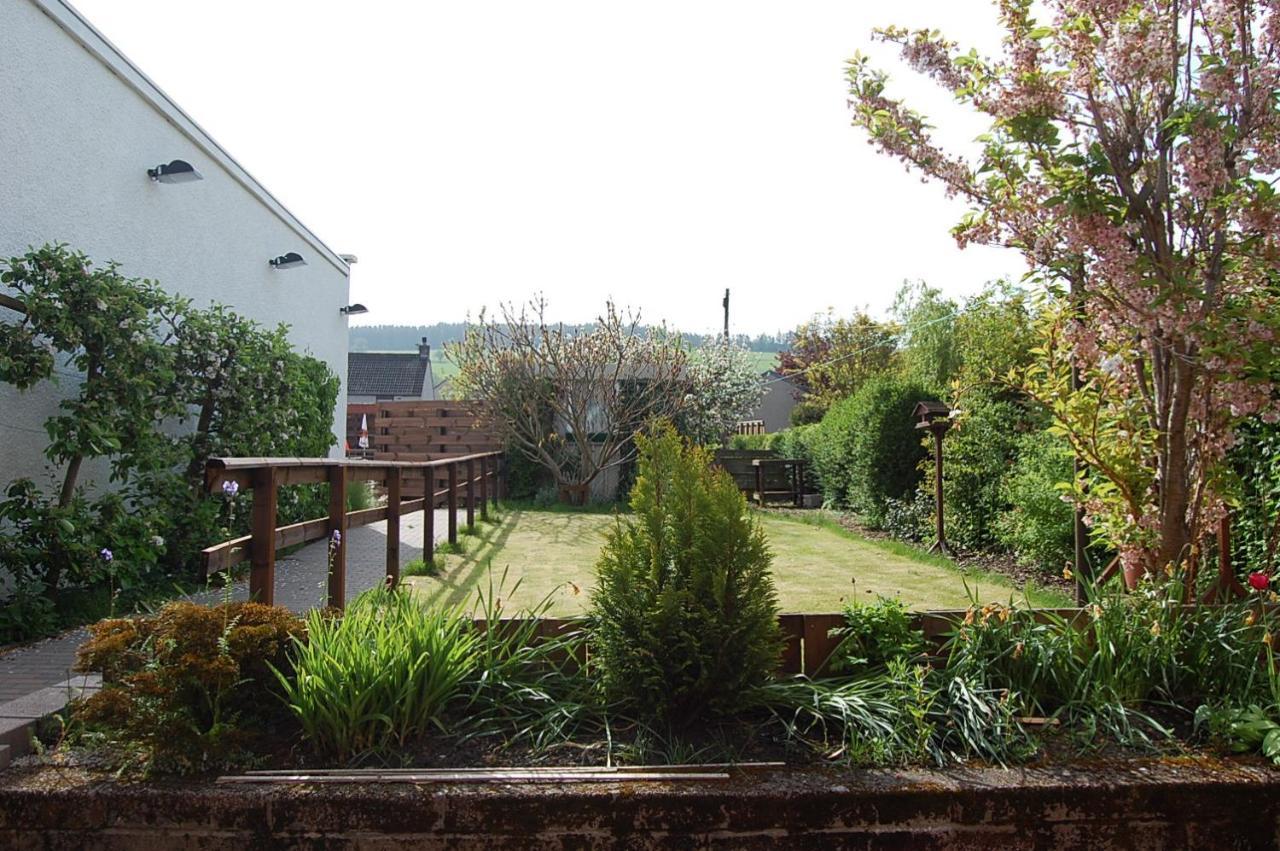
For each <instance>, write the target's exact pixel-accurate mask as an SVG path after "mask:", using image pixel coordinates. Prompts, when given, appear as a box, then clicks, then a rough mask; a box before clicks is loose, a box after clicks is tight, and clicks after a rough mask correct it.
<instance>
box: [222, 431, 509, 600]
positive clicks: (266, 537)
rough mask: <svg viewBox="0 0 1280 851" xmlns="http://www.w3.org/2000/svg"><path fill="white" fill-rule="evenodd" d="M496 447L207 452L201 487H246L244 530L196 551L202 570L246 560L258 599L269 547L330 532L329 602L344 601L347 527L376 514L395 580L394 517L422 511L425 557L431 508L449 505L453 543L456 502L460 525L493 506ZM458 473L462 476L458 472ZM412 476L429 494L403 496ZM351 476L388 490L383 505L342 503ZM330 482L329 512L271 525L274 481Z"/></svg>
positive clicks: (430, 549)
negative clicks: (248, 505) (429, 454)
mask: <svg viewBox="0 0 1280 851" xmlns="http://www.w3.org/2000/svg"><path fill="white" fill-rule="evenodd" d="M502 454H503V453H501V452H477V453H473V454H469V455H459V456H453V457H449V458H440V459H436V460H433V461H363V460H350V459H348V460H337V459H329V458H211V459H210V460H209V462H208V463H207V465H206V466H205V487H206V488H207V489H208V490H209V491H210V492H216V491H217V490H218V489H219V488H222V487H223V486H224V485H226V484H227V483H230V482H234V483H235V488H236V489H237V492H241V491H247V492H250V493H252V495H253V516H252V526H251V529H252V531H251V532H250V534H248V535H245V536H243V537H240V538H234V539H232V540H230V541H224V542H223V543H221V544H217V545H215V546H212V547H209V548H208V549H206V550H204V551H203V557H204V567H205V573H206V575H208V574H212V573H217V572H220V571H223V570H226V569H228V568H230V567H232V566H234V565H236V564H239V563H240V562H243V561H246V560H248V561H249V562H250V563H251V567H250V570H249V597H250V599H252V600H255V601H257V602H259V603H265V604H266V605H273V604H274V601H275V564H276V550H277V549H281V548H284V547H291V546H295V545H297V544H304V543H307V542H308V541H318V540H321V539H325V538H327V539H329V541H330V544H329V546H330V568H329V588H328V604H329V605H330V606H332V607H334V608H339V609H340V608H342V607H343V605H344V604H345V603H346V582H347V579H346V576H347V540H346V538H347V530H348V529H349V528H351V527H353V526H364V525H367V524H369V523H376V522H378V521H379V520H386V521H387V582H388V584H390V585H392V586H394V585H396V584H397V583H398V582H399V581H400V517H401V516H403V515H405V514H409V513H412V512H414V511H421V512H422V513H423V533H422V534H423V547H422V557H423V560H424V561H430V560H431V559H432V558H433V557H434V555H435V552H434V550H435V509H436V507H437V506H438V505H439V504H440V502H441V500H443V501H444V504H445V506H446V507H447V508H448V520H447V522H448V529H449V542H450V543H451V544H457V543H458V510H459V507H460V506H459V503H460V501H463V503H464V504H465V510H466V518H467V526H472V525H474V523H475V513H476V509H477V508H479V510H480V518H481V519H482V520H484V519H487V518H488V513H489V504H490V501H492V503H493V505H494V507H496V506H497V503H498V496H499V491H500V490H502V488H503V486H504V481H503V473H502ZM437 477H441V480H442V481H443V482H444V487H443V488H441V489H435V488H427V486H426V485H425V484H423V483H424V482H426V481H431V482H433V484H434V482H435V481H436V480H437ZM462 477H465V478H462ZM415 480H416V481H417V482H418V483H419V486H420V487H421V488H422V489H423V491H424V492H429V495H428V496H424V497H419V498H417V499H405V498H404V486H405V484H406V483H407V482H413V481H415ZM352 482H378V483H381V484H383V486H384V487H385V488H386V492H387V504H386V506H385V507H379V508H368V509H364V510H362V511H347V510H346V506H347V486H348V485H349V484H350V483H352ZM323 483H328V485H329V514H328V516H326V517H320V518H317V519H315V520H306V521H303V522H301V523H294V524H291V525H289V526H280V527H277V526H276V523H277V518H276V499H277V496H278V493H279V489H280V488H281V487H284V486H287V485H301V484H323Z"/></svg>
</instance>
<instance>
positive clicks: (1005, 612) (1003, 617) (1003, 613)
mask: <svg viewBox="0 0 1280 851" xmlns="http://www.w3.org/2000/svg"><path fill="white" fill-rule="evenodd" d="M1008 621H1009V609H1008V607H1007V606H1006V607H1004V608H1002V609H1000V623H1007V622H1008Z"/></svg>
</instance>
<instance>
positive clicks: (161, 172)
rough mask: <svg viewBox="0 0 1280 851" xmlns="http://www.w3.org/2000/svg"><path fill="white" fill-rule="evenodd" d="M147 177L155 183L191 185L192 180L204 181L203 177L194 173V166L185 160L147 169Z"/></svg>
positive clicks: (198, 173) (196, 172)
mask: <svg viewBox="0 0 1280 851" xmlns="http://www.w3.org/2000/svg"><path fill="white" fill-rule="evenodd" d="M147 177H150V178H151V179H152V180H154V181H155V182H156V183H191V182H192V181H193V180H204V175H202V174H201V173H200V172H198V171H196V168H195V166H193V165H192V164H191V163H189V162H187V161H186V160H174V161H173V162H171V163H168V164H167V165H158V166H156V167H155V168H149V169H147Z"/></svg>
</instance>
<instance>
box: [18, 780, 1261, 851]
mask: <svg viewBox="0 0 1280 851" xmlns="http://www.w3.org/2000/svg"><path fill="white" fill-rule="evenodd" d="M1278 836H1280V772H1276V771H1273V770H1270V769H1267V768H1263V767H1260V766H1255V765H1247V764H1240V763H1217V762H1194V763H1193V762H1183V763H1177V762H1171V761H1167V760H1126V761H1121V762H1105V763H1104V762H1098V763H1093V764H1082V765H1077V766H1068V767H1054V768H1022V769H1008V770H1005V769H963V770H948V771H928V770H902V771H868V770H860V771H855V770H842V771H837V770H823V769H809V770H798V769H796V770H785V769H784V770H777V771H773V772H770V773H766V774H763V775H760V774H743V775H740V776H737V777H734V778H731V779H730V780H728V781H721V782H718V783H710V782H702V783H698V782H680V783H666V784H639V783H635V784H625V783H607V784H593V785H591V786H589V787H588V786H573V785H556V786H542V785H519V786H516V785H509V786H475V785H469V786H448V785H432V786H422V785H411V784H398V785H385V786H369V785H363V786H348V785H325V786H279V787H275V786H271V787H236V786H225V785H215V784H213V783H211V782H191V783H165V784H126V783H119V782H114V781H111V780H110V779H108V778H105V777H100V776H94V775H91V774H87V773H85V772H83V771H81V770H78V769H77V770H72V769H65V768H55V767H42V768H34V769H15V770H11V771H9V772H7V773H5V774H0V848H6V849H8V848H13V849H27V848H32V849H35V848H39V849H64V848H65V849H72V848H74V849H149V848H188V847H189V848H201V849H223V848H227V849H230V848H237V849H239V848H275V847H307V848H349V847H362V848H428V849H433V848H450V849H496V848H520V849H532V848H557V849H559V848H604V847H622V848H734V849H756V848H771V849H773V848H803V849H825V848H947V849H951V848H1010V847H1019V848H1022V847H1038V848H1135V849H1148V848H1150V849H1166V848H1274V847H1277V844H1278V842H1277V837H1278Z"/></svg>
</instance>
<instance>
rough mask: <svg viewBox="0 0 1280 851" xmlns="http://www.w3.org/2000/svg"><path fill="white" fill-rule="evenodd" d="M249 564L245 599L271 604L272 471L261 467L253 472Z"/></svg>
mask: <svg viewBox="0 0 1280 851" xmlns="http://www.w3.org/2000/svg"><path fill="white" fill-rule="evenodd" d="M252 522H253V543H252V544H251V552H252V556H253V567H252V568H251V569H250V570H249V599H250V600H252V601H253V602H256V603H262V604H263V605H266V606H272V605H275V584H276V471H275V470H273V469H271V468H270V467H262V468H259V469H258V470H255V471H254V474H253V521H252Z"/></svg>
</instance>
